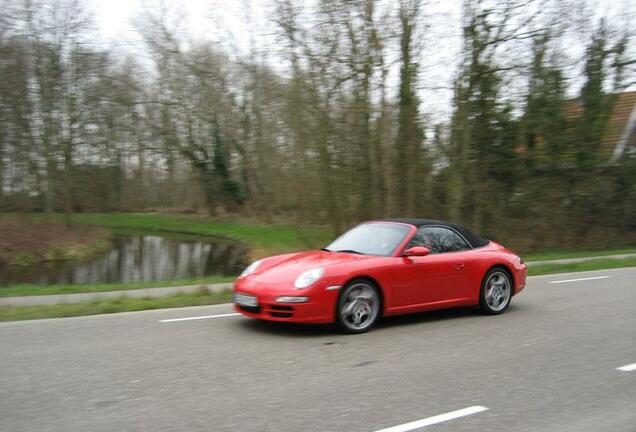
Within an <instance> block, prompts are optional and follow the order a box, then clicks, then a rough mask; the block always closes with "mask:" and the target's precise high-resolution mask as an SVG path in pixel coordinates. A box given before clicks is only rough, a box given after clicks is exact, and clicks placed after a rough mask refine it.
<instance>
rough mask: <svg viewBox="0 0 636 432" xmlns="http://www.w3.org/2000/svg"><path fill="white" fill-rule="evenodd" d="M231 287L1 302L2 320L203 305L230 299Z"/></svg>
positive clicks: (0, 315)
mask: <svg viewBox="0 0 636 432" xmlns="http://www.w3.org/2000/svg"><path fill="white" fill-rule="evenodd" d="M230 299H231V294H230V291H229V290H228V291H222V292H219V293H213V294H210V293H208V292H207V291H203V290H202V291H201V292H200V293H194V294H176V295H173V296H169V297H161V298H127V297H122V298H119V299H108V300H95V301H90V302H82V303H73V304H66V303H65V304H58V305H47V306H0V321H18V320H30V319H41V318H62V317H73V316H84V315H97V314H108V313H117V312H128V311H140V310H148V309H164V308H176V307H185V306H201V305H210V304H218V303H227V302H229V301H230Z"/></svg>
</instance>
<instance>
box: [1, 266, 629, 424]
mask: <svg viewBox="0 0 636 432" xmlns="http://www.w3.org/2000/svg"><path fill="white" fill-rule="evenodd" d="M604 276H607V277H604ZM591 277H595V278H596V279H587V278H591ZM581 278H585V279H586V280H575V281H571V282H562V283H553V282H559V281H564V280H565V281H570V280H572V279H581ZM228 313H232V311H231V309H230V307H229V306H227V305H220V306H209V307H197V308H184V309H164V310H160V311H148V312H136V313H124V314H116V315H102V316H94V317H84V318H66V319H54V320H39V321H23V322H14V323H3V324H0V431H11V432H17V431H38V432H41V431H206V432H209V431H351V432H358V431H360V432H366V431H369V432H374V431H378V430H381V429H384V428H390V427H395V426H399V425H404V424H405V423H409V422H413V421H417V420H423V422H421V423H419V425H420V426H421V425H426V424H431V423H435V424H432V425H430V426H427V427H425V429H424V430H426V431H428V430H430V431H482V430H483V431H506V432H509V431H567V432H582V431H594V432H598V431H628V432H634V431H636V366H631V367H630V366H629V365H632V364H634V363H636V268H635V269H622V270H604V271H597V272H589V273H569V274H565V275H550V276H541V277H534V278H530V279H529V284H528V287H527V288H526V289H525V291H524V292H523V293H522V294H520V295H519V296H518V297H515V298H514V299H513V303H512V305H511V307H510V309H509V310H508V312H507V313H505V314H504V315H501V316H496V317H486V316H481V315H478V314H477V313H475V312H473V311H471V310H467V309H459V310H451V311H445V312H434V313H424V314H419V315H415V316H408V317H398V318H393V319H387V320H384V321H383V322H382V323H381V324H380V326H379V327H378V328H377V329H375V330H374V331H372V332H370V333H367V334H364V335H357V336H345V335H340V334H338V333H337V332H335V331H334V330H332V329H331V328H330V327H303V326H290V325H277V324H272V323H263V322H258V321H253V320H250V319H248V318H244V317H242V316H235V315H230V316H221V317H215V318H206V319H196V320H183V321H164V322H161V321H162V320H171V319H176V318H191V317H200V316H209V315H213V316H214V315H224V314H228ZM623 366H627V367H625V368H624V369H625V370H618V369H617V368H619V367H623ZM630 369H634V370H630ZM470 407H478V408H476V409H475V408H471V409H470V410H468V411H460V412H459V413H454V412H455V411H457V410H464V409H465V408H470ZM479 407H482V408H479ZM447 413H450V414H448V415H444V414H447ZM462 414H463V415H462ZM440 415H442V417H437V416H440ZM455 417H456V418H455ZM415 426H418V424H411V425H406V426H401V427H398V428H395V429H393V431H406V430H420V429H413V427H415ZM409 428H410V429H409Z"/></svg>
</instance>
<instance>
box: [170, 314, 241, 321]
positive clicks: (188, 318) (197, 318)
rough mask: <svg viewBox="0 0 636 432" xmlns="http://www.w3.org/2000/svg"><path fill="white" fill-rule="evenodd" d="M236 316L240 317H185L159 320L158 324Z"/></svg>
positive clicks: (225, 315)
mask: <svg viewBox="0 0 636 432" xmlns="http://www.w3.org/2000/svg"><path fill="white" fill-rule="evenodd" d="M237 315H240V314H239V313H229V314H221V315H203V316H194V317H187V318H172V319H164V320H159V322H162V323H167V322H177V321H192V320H201V319H209V318H223V317H230V316H237Z"/></svg>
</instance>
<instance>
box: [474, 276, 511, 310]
mask: <svg viewBox="0 0 636 432" xmlns="http://www.w3.org/2000/svg"><path fill="white" fill-rule="evenodd" d="M512 289H513V284H512V279H511V277H510V275H509V274H508V272H507V271H506V270H504V269H503V268H501V267H495V268H492V269H490V270H488V272H487V273H486V275H485V276H484V279H483V280H482V282H481V289H480V291H479V309H480V310H481V312H482V313H484V314H486V315H499V314H502V313H504V312H505V311H506V309H508V306H509V305H510V300H511V299H512Z"/></svg>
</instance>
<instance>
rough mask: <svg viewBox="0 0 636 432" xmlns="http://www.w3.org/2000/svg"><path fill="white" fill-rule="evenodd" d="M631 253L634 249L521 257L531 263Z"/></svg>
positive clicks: (635, 249)
mask: <svg viewBox="0 0 636 432" xmlns="http://www.w3.org/2000/svg"><path fill="white" fill-rule="evenodd" d="M631 253H636V247H622V248H613V249H597V250H578V251H545V252H537V253H531V254H527V255H523V259H524V260H525V261H527V262H532V261H545V260H556V259H568V258H583V257H603V256H608V255H622V254H631Z"/></svg>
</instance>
